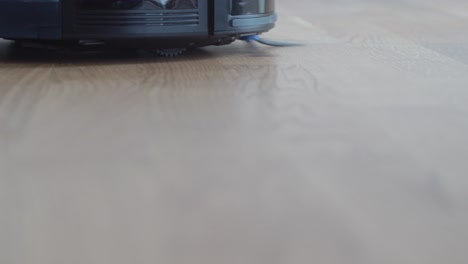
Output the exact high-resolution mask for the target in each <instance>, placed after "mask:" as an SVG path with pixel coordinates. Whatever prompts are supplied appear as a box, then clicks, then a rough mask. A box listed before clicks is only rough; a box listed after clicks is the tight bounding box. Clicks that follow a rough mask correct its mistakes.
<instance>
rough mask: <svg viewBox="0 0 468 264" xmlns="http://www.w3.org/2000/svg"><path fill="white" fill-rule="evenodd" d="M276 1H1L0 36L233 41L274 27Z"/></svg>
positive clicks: (161, 43) (189, 43)
mask: <svg viewBox="0 0 468 264" xmlns="http://www.w3.org/2000/svg"><path fill="white" fill-rule="evenodd" d="M275 22H276V13H275V10H274V0H0V38H7V39H17V40H35V41H40V40H43V41H70V40H72V41H74V40H76V41H80V40H96V41H104V42H119V43H123V44H124V45H128V46H139V45H144V46H152V47H155V48H158V47H165V48H172V47H198V46H206V45H223V44H229V43H231V42H232V41H234V40H236V39H237V38H239V37H241V36H245V35H253V34H260V33H262V32H265V31H268V30H270V29H271V28H273V27H274V25H275Z"/></svg>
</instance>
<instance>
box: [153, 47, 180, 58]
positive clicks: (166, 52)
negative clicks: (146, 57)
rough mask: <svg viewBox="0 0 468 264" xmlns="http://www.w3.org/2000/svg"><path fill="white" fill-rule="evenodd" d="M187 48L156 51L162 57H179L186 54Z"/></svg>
mask: <svg viewBox="0 0 468 264" xmlns="http://www.w3.org/2000/svg"><path fill="white" fill-rule="evenodd" d="M186 51H187V49H183V48H182V49H156V50H155V52H156V54H158V55H159V56H162V57H177V56H179V55H182V54H184V53H185V52H186Z"/></svg>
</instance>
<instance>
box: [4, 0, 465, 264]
mask: <svg viewBox="0 0 468 264" xmlns="http://www.w3.org/2000/svg"><path fill="white" fill-rule="evenodd" d="M278 2H279V3H278V5H279V7H278V9H279V10H278V11H279V12H280V22H279V24H278V27H277V28H276V29H275V30H274V31H272V32H271V33H269V34H268V37H269V38H273V39H290V40H297V41H300V42H303V43H305V44H306V46H304V47H294V48H287V49H275V48H268V47H262V46H256V45H251V44H245V43H235V44H234V45H232V46H226V47H209V48H204V49H201V50H198V51H195V52H194V53H192V54H189V55H186V56H183V57H180V58H176V59H161V58H157V57H155V56H152V55H149V54H145V53H120V54H119V53H108V54H73V53H54V52H40V53H37V52H33V51H27V50H18V49H16V48H15V47H14V46H13V45H12V44H11V43H10V42H7V41H1V42H0V263H1V264H63V263H70V264H104V263H109V264H110V263H112V264H128V263H132V264H133V263H134V264H147V263H148V264H149V263H171V264H186V263H191V264H220V263H222V264H230V263H232V264H234V263H235V264H239V263H242V264H249V263H250V264H260V263H265V264H266V263H268V264H274V263H278V264H280V263H281V264H284V263H287V264H295V263H298V264H299V263H300V264H303V263H320V264H341V263H343V264H344V263H346V264H349V263H358V264H364V263H369V264H375V263H379V264H386V263H388V264H403V263H407V264H415V263H424V264H432V263H433V264H439V263H450V264H465V263H467V262H468V202H467V201H468V177H467V175H468V162H467V160H468V136H467V135H468V104H467V102H468V45H467V44H468V34H467V29H468V12H467V10H468V3H467V2H466V1H463V0H443V1H442V0H427V1H422V0H401V1H390V0H388V1H384V0H379V1H377V0H375V1H371V0H355V1H345V0H332V1H331V0H314V1H309V0H297V1H294V5H292V4H290V3H289V1H281V0H279V1H278Z"/></svg>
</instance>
